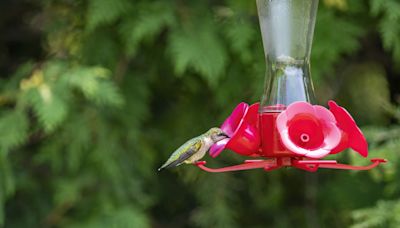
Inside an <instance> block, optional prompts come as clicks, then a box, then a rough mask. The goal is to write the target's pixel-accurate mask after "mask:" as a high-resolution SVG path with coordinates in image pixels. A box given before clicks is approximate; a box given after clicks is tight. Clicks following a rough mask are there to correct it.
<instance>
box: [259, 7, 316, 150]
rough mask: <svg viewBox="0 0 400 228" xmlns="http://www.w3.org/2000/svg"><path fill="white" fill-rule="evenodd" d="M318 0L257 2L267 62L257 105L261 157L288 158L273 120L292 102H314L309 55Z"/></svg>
mask: <svg viewBox="0 0 400 228" xmlns="http://www.w3.org/2000/svg"><path fill="white" fill-rule="evenodd" d="M317 7H318V0H257V9H258V16H259V21H260V28H261V35H262V40H263V46H264V53H265V61H266V76H265V85H264V88H265V89H264V93H263V96H262V99H261V103H260V110H259V112H260V125H261V137H262V151H261V153H262V155H263V156H266V157H277V156H290V155H292V153H291V152H289V151H287V150H285V149H283V148H284V147H283V146H282V145H281V142H280V140H279V135H278V132H277V129H276V124H275V120H276V117H277V115H279V113H280V112H282V111H283V110H285V108H286V107H287V106H288V105H290V104H291V103H293V102H296V101H306V102H309V103H311V104H313V103H314V102H315V97H314V88H313V84H312V81H311V75H310V52H311V45H312V38H313V33H314V25H315V18H316V12H317Z"/></svg>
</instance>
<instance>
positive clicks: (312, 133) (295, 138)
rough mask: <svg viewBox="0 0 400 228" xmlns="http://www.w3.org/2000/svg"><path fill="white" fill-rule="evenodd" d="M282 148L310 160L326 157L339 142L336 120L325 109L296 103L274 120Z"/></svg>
mask: <svg viewBox="0 0 400 228" xmlns="http://www.w3.org/2000/svg"><path fill="white" fill-rule="evenodd" d="M276 123H277V129H278V132H279V134H280V137H281V141H282V143H283V145H284V146H285V147H286V148H287V149H288V150H289V151H292V152H293V153H296V154H299V155H301V156H306V157H310V158H321V157H324V156H326V155H327V154H329V152H330V151H331V150H332V149H333V148H335V147H336V146H337V145H338V144H339V142H340V139H341V134H340V130H339V128H338V127H337V126H336V120H335V117H334V116H333V115H332V113H331V112H329V110H328V109H326V108H324V107H322V106H319V105H311V104H309V103H307V102H295V103H293V104H291V105H289V106H288V107H287V109H286V110H285V111H283V112H282V113H281V114H279V116H278V117H277V120H276Z"/></svg>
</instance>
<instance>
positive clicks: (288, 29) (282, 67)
mask: <svg viewBox="0 0 400 228" xmlns="http://www.w3.org/2000/svg"><path fill="white" fill-rule="evenodd" d="M317 7H318V0H307V1H299V0H257V9H258V16H259V21H260V28H261V34H262V38H263V39H262V40H263V46H264V53H265V59H266V72H267V73H266V79H267V80H266V83H265V90H264V94H263V96H262V99H261V102H260V103H255V104H252V105H248V104H246V103H243V102H242V103H240V104H239V105H237V107H236V108H235V109H234V110H233V112H232V114H231V115H230V116H229V117H228V118H227V119H226V120H225V121H224V123H223V124H222V125H221V127H220V128H221V129H222V130H223V131H224V132H225V133H226V134H227V135H228V136H229V138H226V139H224V140H221V141H219V142H217V143H216V144H214V145H213V146H212V147H211V148H210V151H209V153H210V155H211V156H212V157H214V158H215V157H217V156H218V155H219V154H220V153H221V152H222V151H223V150H224V149H229V150H231V151H233V152H235V153H237V154H240V155H242V156H248V157H251V158H252V160H245V161H244V163H243V164H239V165H234V166H228V167H223V168H209V167H206V166H205V165H206V162H205V161H199V162H197V163H196V164H195V165H196V166H198V167H199V168H200V169H202V170H204V171H207V172H214V173H215V172H230V171H239V170H248V169H264V170H265V171H272V170H275V169H279V168H281V167H295V168H298V169H302V170H306V171H309V172H315V171H317V170H318V169H319V168H324V169H345V170H369V169H372V168H374V167H376V166H378V165H379V164H380V163H385V162H386V160H385V159H382V158H374V159H371V164H370V165H367V166H352V165H347V164H341V163H338V162H337V161H335V160H320V159H322V158H324V157H326V156H328V155H330V154H336V153H340V152H342V151H344V150H345V149H348V148H349V149H352V150H354V151H356V152H357V153H359V154H360V156H363V157H367V156H368V143H367V141H366V139H365V137H364V135H363V133H362V132H361V130H360V129H359V128H358V126H357V124H356V122H355V121H354V119H353V118H352V117H351V115H350V114H349V113H348V112H347V111H346V110H345V109H344V108H343V107H340V106H339V105H337V104H336V102H334V101H329V103H328V106H329V109H327V108H325V107H323V106H320V105H315V98H314V90H313V85H312V80H311V75H310V61H309V60H310V52H311V44H312V37H313V32H314V25H315V18H316V12H317ZM254 158H259V159H254Z"/></svg>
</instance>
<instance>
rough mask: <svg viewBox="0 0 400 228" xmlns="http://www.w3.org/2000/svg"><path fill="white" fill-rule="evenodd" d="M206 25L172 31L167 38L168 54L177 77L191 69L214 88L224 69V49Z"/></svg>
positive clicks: (225, 57) (225, 59) (210, 28)
mask: <svg viewBox="0 0 400 228" xmlns="http://www.w3.org/2000/svg"><path fill="white" fill-rule="evenodd" d="M210 26H211V25H209V24H208V23H206V24H203V25H200V24H199V25H194V24H193V25H192V26H191V27H188V28H185V29H180V30H177V31H173V32H172V33H171V35H170V37H169V39H170V40H169V52H170V55H171V57H172V61H173V62H174V64H175V70H176V73H177V74H178V75H182V74H183V73H184V72H185V71H186V70H187V69H190V68H191V69H193V70H195V71H196V72H197V73H199V74H200V75H202V76H203V77H204V78H205V79H206V80H207V82H208V83H209V84H210V85H212V86H215V85H216V84H217V83H218V77H219V76H221V74H222V73H223V71H224V69H225V65H226V61H227V56H226V51H225V47H224V46H223V44H222V43H221V40H220V39H219V38H218V36H217V34H216V32H215V31H214V29H213V28H212V27H210Z"/></svg>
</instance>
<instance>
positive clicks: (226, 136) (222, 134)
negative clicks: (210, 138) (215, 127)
mask: <svg viewBox="0 0 400 228" xmlns="http://www.w3.org/2000/svg"><path fill="white" fill-rule="evenodd" d="M218 136H223V137H225V138H229V135H227V134H225V133H224V132H222V133H219V134H218Z"/></svg>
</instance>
